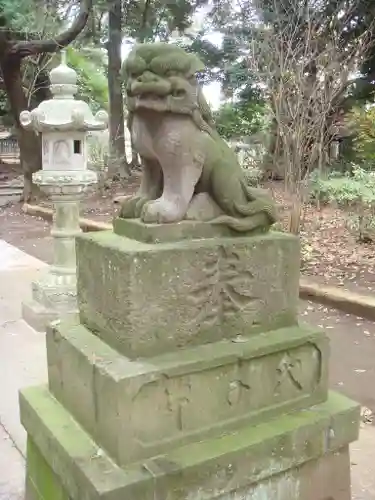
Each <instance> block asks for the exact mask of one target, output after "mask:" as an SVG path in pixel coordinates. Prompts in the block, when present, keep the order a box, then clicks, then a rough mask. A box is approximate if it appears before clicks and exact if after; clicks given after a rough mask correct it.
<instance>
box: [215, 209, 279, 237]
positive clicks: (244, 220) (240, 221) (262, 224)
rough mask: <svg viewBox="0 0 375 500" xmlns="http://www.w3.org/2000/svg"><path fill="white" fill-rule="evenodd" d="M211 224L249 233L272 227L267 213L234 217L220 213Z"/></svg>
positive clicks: (264, 230) (263, 230)
mask: <svg viewBox="0 0 375 500" xmlns="http://www.w3.org/2000/svg"><path fill="white" fill-rule="evenodd" d="M210 224H217V225H223V226H227V227H229V228H230V229H232V230H233V231H236V232H237V233H249V232H251V231H257V232H258V231H259V232H260V233H262V232H266V231H268V229H269V227H270V225H271V224H270V222H269V218H268V216H267V215H266V214H265V213H258V214H255V215H250V216H248V217H232V216H231V215H219V217H216V219H213V220H211V221H210Z"/></svg>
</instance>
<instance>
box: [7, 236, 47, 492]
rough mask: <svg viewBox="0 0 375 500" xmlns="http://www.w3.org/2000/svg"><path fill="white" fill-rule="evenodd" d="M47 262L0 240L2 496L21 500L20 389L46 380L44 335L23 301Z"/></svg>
mask: <svg viewBox="0 0 375 500" xmlns="http://www.w3.org/2000/svg"><path fill="white" fill-rule="evenodd" d="M45 267H46V264H45V263H44V262H42V261H40V260H38V259H36V258H35V257H32V256H30V255H28V254H26V253H24V252H22V251H21V250H19V249H18V248H16V247H13V246H12V245H9V244H8V243H6V242H5V241H3V240H0V380H1V382H2V383H1V386H0V499H1V500H21V498H23V486H24V485H23V483H24V479H23V476H24V454H25V451H26V433H25V431H24V429H23V427H22V426H21V424H20V421H19V411H18V390H19V389H20V388H22V387H26V386H28V385H34V384H39V383H41V382H44V381H45V380H46V377H47V375H46V354H45V341H44V334H42V333H38V332H36V331H35V330H33V329H32V328H30V327H29V326H28V325H27V324H26V323H25V322H24V321H23V320H21V319H20V318H21V303H22V301H23V300H25V299H28V298H29V297H30V293H31V281H32V280H33V279H35V278H36V277H37V276H38V274H39V273H40V272H42V271H43V268H45Z"/></svg>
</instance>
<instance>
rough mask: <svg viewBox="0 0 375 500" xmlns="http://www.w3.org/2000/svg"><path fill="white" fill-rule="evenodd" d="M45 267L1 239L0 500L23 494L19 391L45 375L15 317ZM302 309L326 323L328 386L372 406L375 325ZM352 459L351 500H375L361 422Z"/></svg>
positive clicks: (371, 446) (37, 339) (40, 337)
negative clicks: (366, 353)
mask: <svg viewBox="0 0 375 500" xmlns="http://www.w3.org/2000/svg"><path fill="white" fill-rule="evenodd" d="M45 243H46V242H45ZM44 268H45V264H44V263H43V262H42V261H40V260H38V259H37V258H35V257H32V256H31V255H28V254H26V253H24V252H22V251H21V250H19V249H18V248H15V247H13V246H12V245H10V244H8V243H6V242H5V241H3V240H0V380H1V382H2V384H1V385H0V500H21V499H23V483H24V454H25V445H26V441H25V438H26V435H25V431H24V430H23V428H22V426H21V424H20V422H19V411H18V390H19V389H20V388H22V387H25V386H28V385H34V384H38V383H43V382H45V381H46V379H47V375H46V358H45V338H44V334H42V333H37V332H35V331H34V330H33V329H31V328H30V327H29V326H28V325H27V324H26V323H25V322H24V321H22V320H21V319H20V318H21V302H22V301H23V300H27V299H28V298H29V296H30V291H31V281H32V280H33V279H35V278H36V277H37V276H38V274H39V273H40V272H43V269H44ZM309 307H310V310H308V308H309ZM306 310H308V312H309V314H308V316H309V317H308V320H309V322H310V323H311V321H313V323H314V324H316V325H320V326H322V327H326V328H328V330H327V333H328V334H329V335H330V337H331V341H332V359H331V386H332V387H335V389H338V390H342V392H344V393H349V395H352V396H354V397H355V398H356V399H359V400H360V401H361V403H362V404H369V405H370V406H372V404H371V403H373V402H374V399H375V397H374V395H373V387H374V385H373V381H374V380H375V357H374V356H370V358H371V363H367V361H366V363H367V365H364V364H363V359H364V356H363V350H366V351H371V349H374V346H375V324H374V323H370V324H369V323H368V322H367V323H365V322H363V320H360V319H355V318H352V317H348V316H347V315H342V314H341V313H338V312H337V311H333V310H328V309H326V308H323V309H322V308H319V307H316V306H309V305H308V304H306V303H304V304H302V308H301V314H302V316H304V315H305V314H306ZM353 321H354V324H352V323H353ZM332 325H335V327H333V326H332ZM349 343H350V346H349ZM344 344H348V345H347V346H346V348H345V349H344V347H345V346H344ZM343 351H345V352H346V355H345V356H343ZM340 367H341V368H340ZM353 372H354V375H353ZM356 377H357V379H356ZM358 378H360V380H362V383H361V382H360V381H359V380H358ZM365 380H366V382H365ZM364 382H365V383H364ZM358 386H360V390H359V389H358ZM358 391H359V392H358ZM351 460H352V483H353V497H352V498H353V500H375V427H373V426H372V425H363V426H362V429H361V437H360V440H359V441H358V442H357V443H353V445H352V455H351Z"/></svg>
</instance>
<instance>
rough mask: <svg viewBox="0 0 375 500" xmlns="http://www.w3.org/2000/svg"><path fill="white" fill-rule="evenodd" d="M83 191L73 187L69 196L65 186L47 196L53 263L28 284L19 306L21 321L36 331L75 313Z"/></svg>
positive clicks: (79, 187)
mask: <svg viewBox="0 0 375 500" xmlns="http://www.w3.org/2000/svg"><path fill="white" fill-rule="evenodd" d="M83 189H84V186H77V187H76V190H77V192H76V193H73V192H70V193H69V192H66V191H68V187H67V188H65V189H64V188H63V186H62V189H61V192H60V193H53V194H52V196H51V200H52V202H53V204H54V217H53V225H52V229H51V236H52V238H53V256H54V263H53V265H51V266H50V267H49V269H48V271H47V273H46V274H45V275H44V276H42V277H41V278H40V279H39V280H38V281H35V282H33V283H32V300H31V301H28V302H25V303H23V304H22V316H23V319H24V320H25V321H26V322H27V323H28V324H29V325H30V326H32V327H33V328H34V329H35V330H38V331H45V330H46V327H47V325H48V324H49V323H50V322H51V321H53V320H56V319H58V318H60V317H61V316H64V317H65V316H70V315H75V314H77V312H78V309H77V277H76V252H75V238H76V236H77V235H79V234H80V233H81V229H80V226H79V203H80V199H81V196H82V191H83Z"/></svg>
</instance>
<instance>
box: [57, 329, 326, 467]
mask: <svg viewBox="0 0 375 500" xmlns="http://www.w3.org/2000/svg"><path fill="white" fill-rule="evenodd" d="M243 340H245V339H243ZM47 356H48V374H49V384H50V389H51V391H52V393H53V394H54V395H55V397H56V398H57V399H58V400H59V401H60V402H61V403H62V404H63V405H64V406H65V408H67V409H68V410H69V411H70V412H71V413H72V415H73V416H74V417H75V418H76V419H77V420H78V422H80V423H81V424H82V425H83V427H84V428H85V429H87V430H88V431H89V432H90V433H91V434H92V435H93V437H94V438H95V439H96V441H97V443H98V445H99V446H101V447H103V448H105V449H106V450H107V451H108V452H109V453H110V455H111V456H112V458H113V459H114V460H115V461H116V462H117V463H119V464H126V463H129V461H134V460H137V459H141V458H144V457H149V456H152V455H156V454H159V453H162V452H165V451H166V450H169V449H171V448H172V447H176V446H177V444H181V443H186V442H193V441H196V440H197V439H199V440H200V439H205V438H207V437H208V436H214V435H218V434H220V433H222V432H223V431H228V430H231V429H234V428H236V427H238V426H240V425H243V423H244V422H245V421H246V422H247V423H256V422H259V421H264V420H265V419H266V418H270V417H271V416H274V415H275V414H279V413H281V412H285V411H290V410H292V409H301V408H304V407H307V406H311V405H313V404H316V403H320V402H323V401H324V400H325V398H326V397H327V364H328V340H327V338H326V336H325V334H324V333H323V332H321V331H312V330H308V329H302V328H298V327H292V328H285V329H279V330H276V331H273V332H268V334H267V335H254V336H250V337H248V338H247V339H246V341H244V342H240V343H234V342H231V341H227V340H223V341H221V342H217V343H215V344H210V345H203V346H199V347H196V348H191V349H187V350H184V351H181V352H176V353H169V354H165V355H160V356H156V357H153V358H150V359H149V360H147V361H144V362H142V361H139V362H134V361H133V362H131V361H129V360H128V359H126V358H124V357H123V356H121V355H120V354H118V353H117V352H116V351H114V350H112V349H111V348H110V347H108V346H107V345H106V344H105V343H103V342H102V341H101V340H100V339H99V338H98V337H96V336H94V335H93V334H92V333H91V332H89V331H88V330H87V329H85V328H84V327H83V326H81V325H76V326H72V325H71V324H69V323H66V324H59V325H56V326H55V327H54V328H53V329H50V330H49V331H48V333H47ZM77 401H79V404H77ZM146 415H152V418H148V417H145V416H146Z"/></svg>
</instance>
